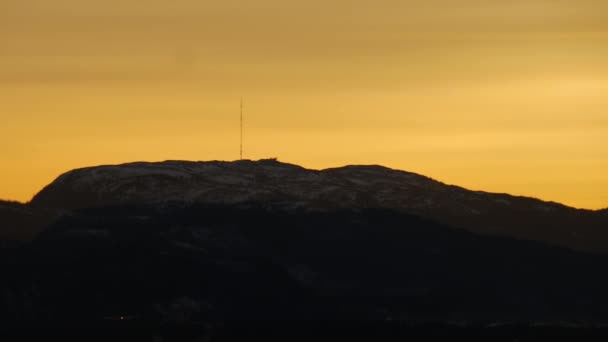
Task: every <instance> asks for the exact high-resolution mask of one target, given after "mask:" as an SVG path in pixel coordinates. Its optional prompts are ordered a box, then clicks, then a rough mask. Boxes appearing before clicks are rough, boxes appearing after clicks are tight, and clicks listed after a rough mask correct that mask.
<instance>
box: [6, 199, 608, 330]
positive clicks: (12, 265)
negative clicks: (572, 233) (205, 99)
mask: <svg viewBox="0 0 608 342" xmlns="http://www.w3.org/2000/svg"><path fill="white" fill-rule="evenodd" d="M2 253H3V255H2V258H1V259H0V267H1V269H2V270H3V271H2V272H3V277H4V279H6V281H5V282H3V283H2V284H0V293H2V297H0V301H1V303H0V308H2V309H1V312H2V320H3V321H4V322H7V321H9V322H10V321H16V322H15V323H23V322H25V323H27V322H38V323H39V322H43V323H44V322H50V323H52V324H53V325H57V324H58V325H61V324H87V323H91V322H99V321H104V320H113V319H116V318H117V317H127V318H128V319H134V320H150V321H159V322H176V321H177V322H182V321H185V322H198V321H206V320H234V319H376V320H387V319H390V320H403V321H407V322H419V321H420V322H425V321H441V322H458V323H487V324H490V323H493V322H504V321H509V322H595V323H603V322H605V320H606V319H607V318H608V309H607V308H608V292H607V291H606V288H608V275H607V274H606V272H603V269H604V268H605V265H606V264H607V261H608V259H607V257H606V256H603V255H591V254H584V253H579V252H574V251H571V250H568V249H563V248H558V247H550V246H547V245H544V244H541V243H537V242H530V241H522V240H515V239H507V238H498V237H489V236H482V235H476V234H472V233H470V232H466V231H463V230H458V229H452V228H449V227H446V226H443V225H441V224H437V223H434V222H432V221H428V220H426V219H421V218H418V217H414V216H410V215H407V214H403V213H399V212H395V211H389V210H374V209H367V210H335V211H328V212H322V213H321V212H307V211H302V210H291V211H282V210H278V211H277V210H267V209H263V208H255V207H250V208H249V209H238V208H236V209H235V208H234V207H232V206H183V205H179V206H175V205H167V206H165V207H163V208H158V207H145V206H144V207H133V206H128V207H112V208H97V209H89V210H80V211H77V212H74V213H73V214H71V215H69V216H66V217H64V218H63V219H61V220H59V221H57V222H56V223H55V224H54V225H53V226H51V227H50V228H49V229H48V230H46V231H45V232H44V233H43V234H41V235H40V236H39V237H38V238H37V239H36V240H35V241H33V242H31V243H29V244H23V245H16V246H6V247H5V248H4V249H3V251H2Z"/></svg>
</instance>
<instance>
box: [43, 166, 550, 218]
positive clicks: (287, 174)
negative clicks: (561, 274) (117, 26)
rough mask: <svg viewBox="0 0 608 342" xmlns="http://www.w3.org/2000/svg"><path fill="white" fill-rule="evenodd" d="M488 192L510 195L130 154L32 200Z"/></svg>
mask: <svg viewBox="0 0 608 342" xmlns="http://www.w3.org/2000/svg"><path fill="white" fill-rule="evenodd" d="M488 200H489V201H490V202H493V203H495V204H496V205H497V206H507V207H508V206H510V205H511V204H512V202H513V200H514V199H513V198H511V197H509V196H506V195H490V194H486V193H483V192H472V191H467V190H465V189H462V188H459V187H455V186H449V185H445V184H443V183H440V182H437V181H434V180H432V179H430V178H427V177H424V176H421V175H417V174H414V173H409V172H404V171H398V170H392V169H389V168H385V167H382V166H376V165H369V166H358V165H351V166H345V167H341V168H332V169H326V170H310V169H305V168H302V167H300V166H297V165H292V164H285V163H281V162H278V161H275V160H272V159H270V160H260V161H249V160H242V161H235V162H221V161H212V162H187V161H166V162H160V163H143V162H138V163H130V164H124V165H109V166H99V167H91V168H84V169H77V170H73V171H70V172H68V173H65V174H63V175H61V176H60V177H59V178H58V179H57V180H56V181H54V182H53V183H52V184H50V185H49V186H48V187H46V188H45V189H44V190H43V191H41V192H40V193H39V194H38V195H36V197H35V198H34V199H33V201H32V203H33V204H34V205H36V206H44V207H60V208H70V209H73V208H79V207H92V206H105V205H117V204H128V203H158V202H166V201H183V202H201V203H224V204H225V203H245V202H247V203H249V202H260V203H277V204H279V203H282V204H285V205H287V206H291V207H307V208H316V209H323V208H341V207H348V208H352V207H378V208H390V209H404V208H407V209H419V210H430V209H433V208H437V207H451V208H453V209H454V210H456V211H459V212H463V213H470V214H478V213H479V210H480V208H479V206H478V205H476V204H477V203H478V202H484V203H485V202H487V201H488ZM519 200H520V201H522V200H524V199H519ZM526 201H527V202H529V204H533V205H532V206H531V209H538V210H542V211H552V210H555V209H556V208H561V206H560V205H557V204H551V203H544V202H540V201H534V200H526ZM485 204H487V203H485Z"/></svg>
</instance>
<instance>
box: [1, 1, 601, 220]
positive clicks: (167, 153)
mask: <svg viewBox="0 0 608 342" xmlns="http://www.w3.org/2000/svg"><path fill="white" fill-rule="evenodd" d="M0 42H1V44H0V115H1V119H2V120H1V125H0V198H7V199H18V200H24V201H25V200H28V199H29V198H31V196H32V195H33V194H34V193H35V192H36V191H38V190H39V189H40V188H41V187H42V186H44V185H45V184H47V183H49V182H51V181H52V180H53V179H54V178H55V177H56V176H57V175H59V174H60V173H62V172H64V171H67V170H69V169H72V168H76V167H83V166H89V165H98V164H107V163H121V162H128V161H135V160H150V161H154V160H165V159H188V160H210V159H221V160H232V159H236V158H238V101H239V98H240V96H241V95H242V96H244V97H245V101H246V108H245V109H246V120H247V121H246V132H245V133H246V145H245V149H246V151H245V154H246V157H247V158H251V159H257V158H266V157H278V158H279V160H283V161H287V162H292V163H297V164H301V165H303V166H307V167H313V168H323V167H333V166H341V165H344V164H355V163H356V164H383V165H386V166H390V167H393V168H398V169H404V170H408V171H413V172H417V173H422V174H425V175H428V176H431V177H433V178H435V179H438V180H441V181H444V182H447V183H452V184H458V185H461V186H465V187H468V188H472V189H479V190H486V191H497V192H509V193H513V194H518V195H528V196H535V197H540V198H542V199H546V200H554V201H559V202H563V203H566V204H569V205H573V206H577V207H585V208H601V207H607V206H608V172H607V171H608V139H607V137H608V112H607V110H608V96H607V95H608V2H606V1H604V0H511V1H503V0H483V1H482V0H460V1H453V0H420V1H407V0H348V1H347V0H333V1H321V0H307V1H286V0H282V1H279V0H256V1H251V0H222V1H206V0H173V1H170V2H169V1H160V0H148V1H140V0H105V1H101V0H86V1H85V0H54V1H47V0H2V1H0Z"/></svg>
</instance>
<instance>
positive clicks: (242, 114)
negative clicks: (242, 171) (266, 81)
mask: <svg viewBox="0 0 608 342" xmlns="http://www.w3.org/2000/svg"><path fill="white" fill-rule="evenodd" d="M241 160H243V97H241Z"/></svg>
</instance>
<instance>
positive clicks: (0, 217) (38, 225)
mask: <svg viewBox="0 0 608 342" xmlns="http://www.w3.org/2000/svg"><path fill="white" fill-rule="evenodd" d="M56 217H57V214H56V213H55V212H54V211H53V210H45V209H40V208H32V207H31V206H28V205H26V204H22V203H18V202H9V201H0V240H29V239H32V238H34V237H35V236H36V234H38V233H39V232H40V231H42V230H44V229H45V228H46V227H47V226H48V225H49V224H50V223H51V222H52V221H53V220H54V219H55V218H56Z"/></svg>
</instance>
